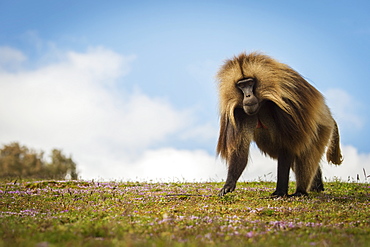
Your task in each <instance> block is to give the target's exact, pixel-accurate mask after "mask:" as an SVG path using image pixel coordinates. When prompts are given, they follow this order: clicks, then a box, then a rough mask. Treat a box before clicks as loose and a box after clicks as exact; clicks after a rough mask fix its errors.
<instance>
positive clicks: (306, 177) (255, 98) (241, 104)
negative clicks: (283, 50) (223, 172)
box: [217, 53, 342, 197]
mask: <svg viewBox="0 0 370 247" xmlns="http://www.w3.org/2000/svg"><path fill="white" fill-rule="evenodd" d="M217 77H218V80H219V81H220V84H219V97H220V113H221V116H220V125H221V126H220V135H219V139H218V145H217V152H218V154H219V155H220V156H221V157H222V158H224V159H225V160H226V162H227V164H228V174H227V179H226V183H225V185H224V187H223V188H222V189H221V191H220V192H219V195H220V196H223V195H225V194H226V193H228V192H232V191H234V189H235V186H236V182H237V180H238V179H239V177H240V175H241V174H242V172H243V170H244V168H245V167H246V165H247V162H248V155H249V146H250V143H251V142H252V141H254V142H255V143H256V144H257V146H258V148H259V149H260V150H261V151H262V152H263V153H264V154H268V155H269V156H270V157H272V158H274V159H277V160H278V170H277V171H278V173H277V185H276V190H275V192H274V193H273V194H272V196H278V197H281V196H288V182H289V171H290V168H292V170H293V171H294V173H295V175H296V184H297V187H296V191H295V193H294V194H293V195H291V196H301V195H307V190H309V189H310V190H311V191H322V190H324V186H323V182H322V175H321V168H320V166H319V162H320V160H321V157H322V155H323V153H324V151H325V148H326V146H327V147H328V149H327V153H326V157H327V160H328V162H331V163H333V164H337V165H339V164H340V163H341V162H342V155H341V151H340V147H339V133H338V127H337V124H336V122H335V120H334V119H333V117H332V115H331V113H330V110H329V108H328V107H327V105H326V104H325V100H324V97H323V96H322V94H321V93H320V92H319V91H317V90H316V89H315V88H314V87H313V86H312V85H310V84H309V83H308V82H307V81H306V80H305V79H303V78H302V76H300V74H298V73H297V72H296V71H294V70H293V69H291V68H290V67H289V66H287V65H285V64H283V63H280V62H278V61H276V60H274V59H272V58H270V57H268V56H266V55H262V54H259V53H251V54H248V55H247V54H245V53H243V54H240V55H239V56H237V57H234V58H233V59H231V60H227V61H226V63H225V64H224V65H223V66H222V68H221V69H220V71H219V72H218V75H217Z"/></svg>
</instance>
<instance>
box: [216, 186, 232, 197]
mask: <svg viewBox="0 0 370 247" xmlns="http://www.w3.org/2000/svg"><path fill="white" fill-rule="evenodd" d="M235 187H236V186H235V185H227V184H225V185H224V187H223V188H222V189H221V190H220V192H219V193H218V196H224V195H225V194H227V193H229V192H233V191H234V190H235Z"/></svg>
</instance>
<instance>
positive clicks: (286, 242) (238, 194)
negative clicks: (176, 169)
mask: <svg viewBox="0 0 370 247" xmlns="http://www.w3.org/2000/svg"><path fill="white" fill-rule="evenodd" d="M325 186H326V190H325V191H324V192H323V193H311V194H310V195H309V197H301V198H279V199H272V198H269V195H270V193H271V192H272V191H273V190H274V187H275V183H270V182H250V183H238V187H237V190H236V191H235V192H233V193H230V194H227V195H226V196H225V197H223V198H220V197H218V196H216V195H217V192H218V190H219V189H220V188H221V187H222V184H221V183H141V182H140V183H139V182H108V183H107V182H86V181H78V182H73V181H67V182H63V181H31V182H20V183H19V182H10V181H2V182H0V236H1V239H0V246H213V245H214V246H370V230H369V229H370V211H369V209H370V207H369V206H370V194H369V190H370V185H369V184H366V183H360V184H358V183H342V182H331V183H326V184H325ZM290 187H291V188H294V183H291V184H290ZM291 192H293V191H291Z"/></svg>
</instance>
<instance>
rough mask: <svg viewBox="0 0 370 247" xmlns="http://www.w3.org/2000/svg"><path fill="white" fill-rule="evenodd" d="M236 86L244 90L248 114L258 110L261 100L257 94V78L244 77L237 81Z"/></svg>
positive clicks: (245, 106) (245, 107) (245, 109)
mask: <svg viewBox="0 0 370 247" xmlns="http://www.w3.org/2000/svg"><path fill="white" fill-rule="evenodd" d="M236 86H237V87H238V88H239V89H240V90H241V91H242V92H243V95H244V96H243V109H244V112H245V113H247V114H248V115H254V114H256V113H257V112H258V110H259V109H260V106H261V102H260V101H259V100H258V98H257V97H256V95H255V86H256V80H255V79H254V78H244V79H241V80H239V81H238V82H237V83H236Z"/></svg>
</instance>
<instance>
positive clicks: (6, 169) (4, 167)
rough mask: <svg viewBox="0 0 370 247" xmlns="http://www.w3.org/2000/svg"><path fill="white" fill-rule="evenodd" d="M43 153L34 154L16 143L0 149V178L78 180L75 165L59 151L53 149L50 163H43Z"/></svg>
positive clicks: (34, 152)
mask: <svg viewBox="0 0 370 247" xmlns="http://www.w3.org/2000/svg"><path fill="white" fill-rule="evenodd" d="M43 156H44V152H43V151H40V152H36V151H35V150H33V149H29V148H27V147H26V146H21V145H19V143H17V142H12V143H10V144H9V145H4V146H3V148H2V149H0V177H1V178H15V177H18V178H19V177H20V178H37V179H66V178H69V179H78V173H77V165H76V163H75V162H74V161H73V160H72V158H71V157H66V156H65V155H64V154H63V153H62V151H61V150H58V149H53V150H52V153H51V155H50V158H51V162H50V163H47V162H45V160H44V158H43Z"/></svg>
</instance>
